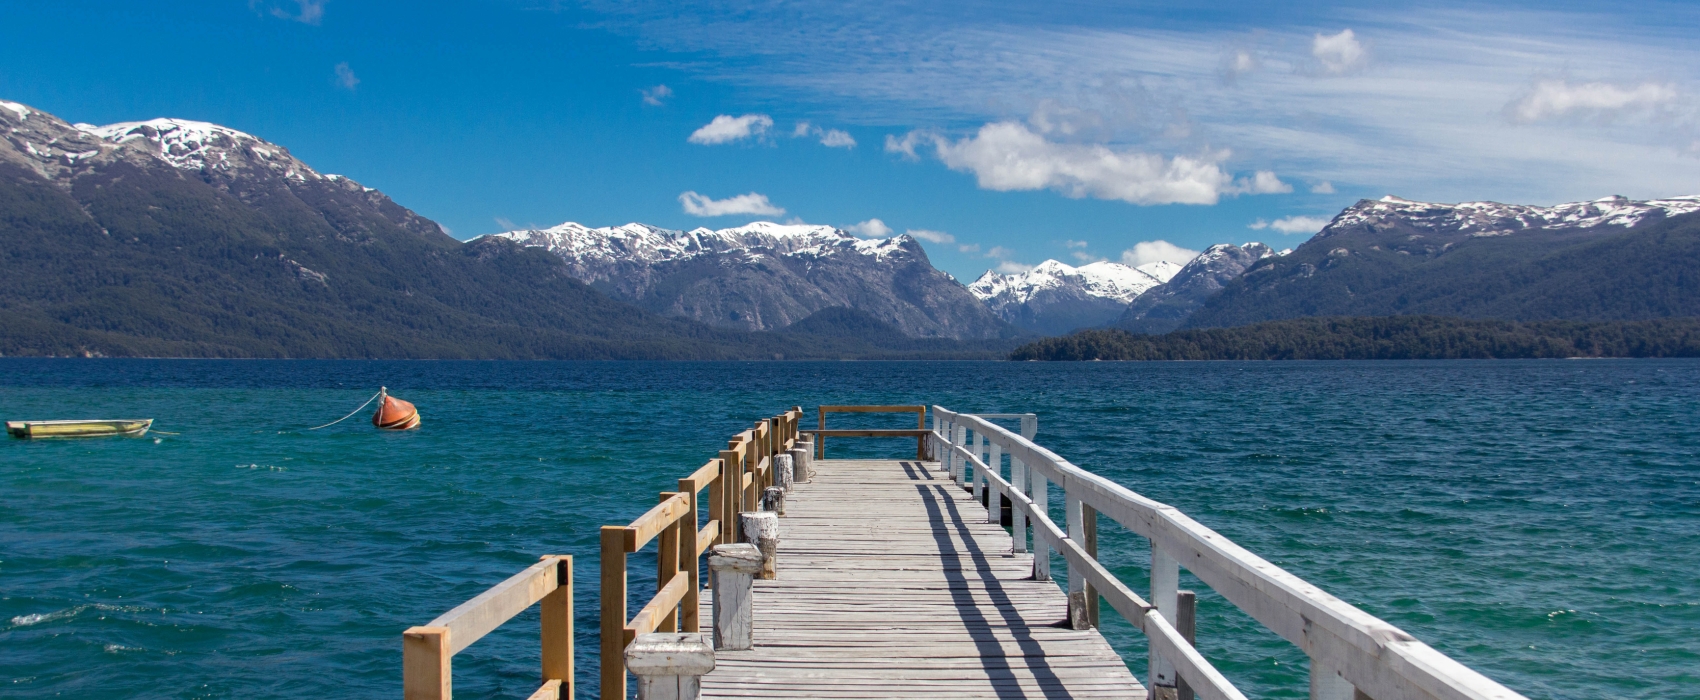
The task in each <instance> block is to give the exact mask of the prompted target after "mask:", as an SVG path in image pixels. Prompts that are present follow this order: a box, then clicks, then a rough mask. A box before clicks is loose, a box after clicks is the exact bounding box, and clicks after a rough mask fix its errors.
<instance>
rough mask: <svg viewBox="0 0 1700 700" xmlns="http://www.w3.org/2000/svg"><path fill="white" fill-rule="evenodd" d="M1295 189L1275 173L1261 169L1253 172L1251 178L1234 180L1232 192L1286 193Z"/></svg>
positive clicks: (1230, 190)
mask: <svg viewBox="0 0 1700 700" xmlns="http://www.w3.org/2000/svg"><path fill="white" fill-rule="evenodd" d="M1292 191H1293V186H1292V185H1289V184H1287V183H1285V182H1282V181H1281V178H1278V177H1275V173H1272V172H1269V171H1268V170H1259V171H1257V172H1256V173H1253V174H1252V176H1251V179H1250V180H1246V179H1244V178H1241V179H1239V180H1236V181H1235V182H1234V186H1233V187H1232V188H1230V189H1229V192H1230V193H1244V194H1286V193H1288V192H1292Z"/></svg>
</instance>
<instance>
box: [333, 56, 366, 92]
mask: <svg viewBox="0 0 1700 700" xmlns="http://www.w3.org/2000/svg"><path fill="white" fill-rule="evenodd" d="M336 84H337V86H338V87H341V88H342V89H344V90H348V91H349V92H353V91H354V86H356V85H359V84H360V78H358V77H355V75H354V69H353V68H349V67H348V62H347V61H343V62H342V63H338V64H336Z"/></svg>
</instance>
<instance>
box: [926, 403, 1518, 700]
mask: <svg viewBox="0 0 1700 700" xmlns="http://www.w3.org/2000/svg"><path fill="white" fill-rule="evenodd" d="M933 421H934V426H933V427H934V429H933V431H932V433H931V440H933V441H934V442H935V443H936V444H935V448H934V452H935V453H936V454H939V455H940V459H941V461H942V462H943V463H944V466H945V468H946V469H947V470H948V471H949V472H950V473H951V474H952V475H953V476H954V477H955V478H956V480H957V482H958V483H960V484H964V486H965V487H967V488H971V489H973V490H974V493H975V496H976V497H978V496H980V495H981V494H982V493H989V492H987V491H983V489H989V490H990V492H995V493H996V494H997V495H998V496H1001V497H1003V498H1007V499H1009V500H1010V501H1011V502H1012V509H1013V511H1014V512H1015V513H1016V517H1015V519H1014V524H1013V527H1014V533H1013V534H1014V535H1015V543H1016V544H1015V546H1016V551H1018V552H1019V551H1024V550H1025V546H1026V541H1027V528H1028V527H1029V525H1031V527H1032V532H1033V543H1034V556H1033V568H1034V577H1035V578H1039V579H1049V578H1050V554H1049V552H1050V551H1051V550H1056V551H1057V552H1059V553H1060V554H1061V555H1062V556H1063V558H1064V559H1065V560H1066V561H1067V562H1068V590H1069V619H1070V621H1071V623H1072V624H1073V625H1074V626H1075V627H1076V628H1077V629H1084V628H1086V627H1087V626H1090V625H1091V624H1093V623H1094V622H1095V620H1094V619H1093V618H1094V617H1095V616H1094V615H1092V614H1091V608H1092V607H1095V604H1096V603H1097V600H1098V598H1099V597H1102V598H1103V600H1104V601H1106V602H1108V603H1109V604H1110V607H1111V608H1114V609H1115V611H1116V612H1118V613H1120V614H1121V615H1122V617H1124V618H1126V619H1127V621H1128V622H1130V623H1132V624H1133V626H1134V627H1135V628H1136V629H1138V630H1140V631H1141V632H1143V633H1145V635H1146V638H1147V639H1148V640H1149V647H1150V656H1151V658H1150V666H1149V668H1150V674H1149V676H1150V677H1149V679H1148V681H1149V683H1148V684H1149V685H1150V686H1152V692H1153V697H1163V696H1167V697H1176V695H1175V694H1176V693H1177V688H1182V689H1184V688H1190V689H1191V691H1192V692H1196V693H1197V695H1198V696H1200V697H1203V698H1207V699H1209V700H1239V699H1241V698H1244V697H1245V696H1244V695H1243V694H1241V693H1240V691H1239V690H1237V689H1235V688H1234V686H1233V685H1232V684H1231V683H1229V682H1228V680H1227V678H1226V677H1224V676H1223V675H1222V674H1221V673H1220V672H1218V671H1217V670H1216V668H1215V667H1214V666H1212V665H1211V664H1210V662H1209V661H1208V660H1206V659H1205V658H1204V657H1203V656H1202V655H1200V654H1199V653H1198V650H1197V649H1195V648H1193V646H1192V644H1191V643H1190V642H1189V641H1188V640H1187V638H1186V635H1183V634H1182V633H1181V632H1179V631H1178V630H1177V629H1176V625H1177V623H1178V622H1184V621H1182V620H1180V616H1179V613H1180V611H1181V608H1180V605H1181V603H1180V601H1181V600H1182V596H1181V595H1180V591H1178V590H1177V589H1178V587H1179V586H1178V583H1179V576H1180V571H1179V569H1180V567H1181V566H1182V565H1184V566H1185V567H1186V569H1187V570H1188V571H1190V572H1192V574H1193V575H1194V576H1195V577H1197V578H1198V579H1199V580H1200V581H1203V582H1204V583H1205V584H1207V585H1209V586H1210V587H1211V588H1212V589H1214V590H1215V591H1216V592H1217V593H1218V594H1220V595H1221V596H1222V597H1223V598H1225V599H1227V600H1228V601H1229V602H1231V603H1233V604H1234V605H1235V606H1236V607H1238V608H1239V609H1241V610H1243V611H1245V612H1246V613H1247V614H1248V615H1250V616H1251V617H1252V618H1253V619H1255V620H1257V621H1258V622H1259V623H1261V624H1262V625H1263V626H1264V627H1267V628H1268V629H1270V630H1271V631H1273V632H1275V633H1276V634H1278V635H1280V636H1281V637H1283V638H1285V639H1286V640H1287V641H1289V642H1292V643H1293V644H1296V645H1298V646H1299V648H1300V649H1302V650H1303V651H1304V652H1305V653H1306V654H1307V655H1309V656H1310V660H1311V678H1310V697H1311V698H1313V699H1317V700H1354V699H1365V698H1373V699H1374V700H1437V699H1445V700H1454V699H1458V700H1462V699H1465V698H1470V699H1477V700H1485V699H1489V698H1495V699H1499V698H1503V699H1507V700H1509V699H1517V698H1522V697H1523V696H1521V695H1518V694H1517V693H1515V692H1513V691H1511V690H1510V689H1508V688H1506V687H1504V686H1502V685H1500V684H1499V683H1496V682H1494V681H1493V680H1491V679H1489V678H1487V677H1486V676H1483V675H1482V674H1480V673H1477V672H1476V671H1474V670H1471V669H1470V668H1468V667H1466V666H1464V665H1463V664H1460V663H1458V662H1457V661H1454V660H1452V659H1451V658H1449V657H1447V656H1446V655H1444V654H1441V653H1440V652H1438V651H1435V650H1434V649H1433V648H1431V647H1429V646H1428V645H1427V644H1424V643H1422V642H1420V641H1417V639H1415V638H1414V637H1412V636H1411V635H1409V634H1406V633H1405V632H1404V631H1402V630H1400V629H1399V628H1397V627H1394V626H1393V625H1391V624H1388V623H1387V622H1384V621H1382V620H1380V619H1378V618H1376V617H1374V616H1372V615H1370V614H1369V613H1366V612H1364V611H1362V610H1359V609H1358V608H1356V607H1354V606H1352V605H1350V604H1347V603H1346V602H1344V601H1342V600H1340V599H1338V598H1335V597H1334V596H1331V595H1329V594H1327V593H1325V592H1323V591H1322V590H1321V589H1319V588H1317V587H1316V586H1313V585H1311V584H1309V583H1306V582H1305V581H1304V580H1302V579H1300V578H1299V577H1297V576H1294V575H1292V574H1290V573H1287V572H1286V571H1283V570H1282V569H1281V568H1279V567H1277V566H1275V565H1274V564H1271V563H1269V562H1268V561H1265V560H1263V559H1262V558H1260V557H1258V556H1257V555H1255V554H1252V553H1251V552H1249V551H1247V550H1246V549H1244V548H1242V547H1240V546H1239V545H1236V544H1234V543H1233V542H1230V541H1229V540H1228V539H1227V538H1225V537H1223V536H1222V535H1221V534H1219V533H1217V532H1215V531H1214V530H1211V529H1210V528H1207V527H1205V526H1203V525H1201V524H1199V523H1198V522H1197V521H1195V520H1193V519H1192V518H1189V517H1187V516H1186V515H1185V514H1184V513H1181V512H1180V511H1179V510H1176V509H1175V508H1174V507H1173V506H1169V505H1165V504H1163V503H1159V502H1157V501H1154V500H1151V499H1149V498H1146V497H1144V496H1141V495H1139V494H1137V493H1134V492H1133V491H1130V490H1128V489H1127V488H1124V487H1122V486H1121V485H1119V484H1116V483H1115V482H1112V481H1110V480H1108V479H1105V478H1103V477H1101V476H1098V475H1096V474H1093V473H1091V472H1089V471H1086V470H1084V469H1081V468H1080V467H1077V466H1074V465H1073V464H1070V463H1069V462H1068V461H1067V460H1065V459H1063V458H1061V457H1059V456H1057V455H1056V454H1055V453H1053V452H1051V451H1050V450H1047V449H1045V448H1043V447H1040V446H1038V445H1037V444H1034V443H1033V441H1032V439H1031V438H1032V435H1031V434H1027V435H1017V434H1015V433H1012V432H1010V431H1009V430H1007V429H1005V428H1003V427H1000V426H998V425H996V424H993V423H992V422H991V421H989V420H987V419H986V417H985V416H975V415H970V414H965V413H956V412H953V411H949V410H946V409H943V408H940V407H938V406H934V407H933ZM970 432H972V433H973V435H974V441H973V442H972V443H971V442H969V439H968V435H969V433H970ZM1024 432H1025V431H1024ZM1005 454H1007V455H1009V468H1008V472H1007V473H1008V474H1009V476H1008V478H1005V476H1004V474H1005V473H1006V472H1005V471H1004V467H1003V455H1005ZM965 480H966V482H965ZM1048 483H1057V484H1060V485H1061V486H1062V487H1063V493H1064V498H1063V512H1064V515H1065V521H1066V525H1067V531H1066V532H1065V531H1064V530H1063V529H1062V528H1060V527H1058V526H1057V525H1056V523H1054V522H1053V521H1052V520H1051V519H1050V517H1049V508H1048V503H1049V499H1048V494H1047V484H1048ZM989 512H990V513H991V517H993V518H997V517H998V515H997V509H989ZM1100 513H1101V514H1103V515H1105V516H1107V517H1109V518H1110V519H1111V520H1114V521H1115V522H1117V523H1120V524H1121V525H1122V526H1123V527H1125V528H1127V529H1128V531H1130V532H1132V533H1134V534H1136V535H1139V536H1141V537H1145V538H1147V539H1148V540H1150V542H1151V600H1150V601H1149V602H1148V601H1147V600H1145V599H1144V598H1141V597H1139V596H1138V595H1137V594H1135V593H1134V592H1133V591H1132V590H1131V589H1129V588H1128V587H1127V586H1126V585H1124V584H1123V583H1122V582H1121V581H1119V580H1117V579H1116V578H1115V576H1113V575H1112V574H1110V572H1109V571H1108V570H1107V569H1105V568H1104V566H1103V565H1102V564H1100V563H1099V562H1098V560H1097V557H1096V551H1095V550H1096V543H1095V539H1096V536H1095V532H1096V519H1097V515H1098V514H1100Z"/></svg>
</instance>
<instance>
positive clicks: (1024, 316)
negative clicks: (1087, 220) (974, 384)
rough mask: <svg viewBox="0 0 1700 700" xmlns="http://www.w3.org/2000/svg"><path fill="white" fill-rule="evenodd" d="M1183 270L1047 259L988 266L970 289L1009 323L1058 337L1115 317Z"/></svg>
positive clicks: (1168, 265) (1171, 266) (1162, 264)
mask: <svg viewBox="0 0 1700 700" xmlns="http://www.w3.org/2000/svg"><path fill="white" fill-rule="evenodd" d="M1180 269H1181V266H1180V265H1176V264H1174V263H1170V262H1155V263H1147V264H1145V265H1141V266H1139V267H1137V268H1134V267H1129V266H1127V265H1123V264H1121V263H1114V262H1108V261H1102V262H1095V263H1091V264H1088V265H1082V266H1080V267H1074V266H1071V265H1067V264H1065V263H1062V262H1059V261H1056V260H1046V261H1045V262H1042V263H1039V264H1038V265H1036V266H1034V267H1033V269H1031V270H1028V271H1026V272H1018V273H1011V274H1000V273H998V272H995V271H992V270H987V271H986V273H985V274H983V275H981V276H980V278H979V279H976V280H974V282H973V284H970V285H968V291H969V292H970V293H972V294H973V295H974V297H975V298H977V299H979V300H980V301H982V302H984V303H985V304H986V306H987V307H989V308H991V310H992V311H993V312H994V313H996V314H997V315H998V317H999V318H1002V319H1003V320H1005V321H1008V322H1010V323H1013V324H1015V325H1016V326H1018V327H1020V328H1023V329H1026V330H1030V331H1033V332H1035V333H1044V334H1046V335H1058V334H1062V333H1067V332H1068V331H1071V330H1074V329H1076V328H1086V327H1093V326H1101V325H1103V324H1105V323H1107V322H1109V321H1112V320H1115V319H1116V318H1117V317H1118V316H1120V315H1121V313H1122V310H1123V309H1125V308H1127V305H1128V303H1129V302H1132V301H1133V300H1134V299H1136V298H1138V297H1139V295H1141V294H1144V293H1145V292H1146V291H1147V290H1149V289H1152V288H1154V287H1157V286H1158V285H1161V284H1162V283H1164V282H1166V281H1168V279H1169V278H1170V277H1173V276H1174V275H1175V273H1176V272H1178V271H1179V270H1180Z"/></svg>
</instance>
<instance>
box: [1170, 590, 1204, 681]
mask: <svg viewBox="0 0 1700 700" xmlns="http://www.w3.org/2000/svg"><path fill="white" fill-rule="evenodd" d="M1175 603H1176V607H1175V631H1176V632H1179V633H1181V638H1182V639H1185V640H1186V643H1187V644H1188V645H1190V646H1192V647H1194V648H1196V647H1197V646H1198V594H1197V593H1194V592H1192V591H1177V592H1176V593H1175ZM1175 695H1176V696H1177V698H1178V700H1193V698H1194V695H1193V692H1192V687H1191V686H1189V685H1187V684H1186V679H1185V678H1182V677H1180V675H1179V674H1176V676H1175Z"/></svg>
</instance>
